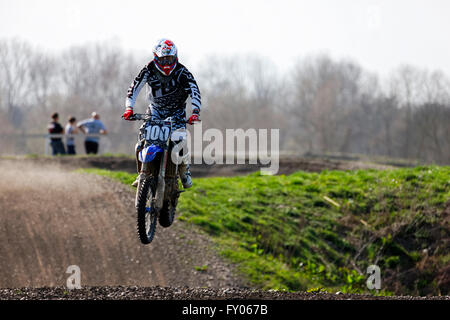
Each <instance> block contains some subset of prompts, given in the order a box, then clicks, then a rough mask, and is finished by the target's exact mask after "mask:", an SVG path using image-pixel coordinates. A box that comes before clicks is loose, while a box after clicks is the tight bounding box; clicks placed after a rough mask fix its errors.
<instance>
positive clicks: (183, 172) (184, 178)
mask: <svg viewBox="0 0 450 320" xmlns="http://www.w3.org/2000/svg"><path fill="white" fill-rule="evenodd" d="M178 170H179V171H178V172H179V173H180V178H181V183H182V184H183V188H185V189H189V188H190V187H192V178H191V171H190V170H189V164H185V163H182V164H180V165H179V166H178Z"/></svg>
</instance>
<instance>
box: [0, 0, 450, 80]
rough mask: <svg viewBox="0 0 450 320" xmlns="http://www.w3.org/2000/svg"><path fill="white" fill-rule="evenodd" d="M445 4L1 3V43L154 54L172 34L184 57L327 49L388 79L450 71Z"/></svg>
mask: <svg viewBox="0 0 450 320" xmlns="http://www.w3.org/2000/svg"><path fill="white" fill-rule="evenodd" d="M449 31H450V1H447V0H427V1H425V0H423V1H422V0H389V1H374V0H352V1H350V0H320V1H317V0H314V1H313V0H309V1H288V0H274V1H272V0H270V1H264V0H259V1H256V0H255V1H253V0H247V1H246V0H238V1H235V0H227V1H225V0H222V1H213V0H210V1H207V0H198V1H196V0H189V1H186V0H184V1H183V0H181V1H177V0H171V1H164V0H159V1H150V0H140V1H134V0H128V1H122V0H76V1H75V0H0V38H11V37H20V38H22V39H24V40H28V41H30V42H31V43H32V44H35V45H38V46H39V47H41V48H43V49H47V50H50V51H58V50H61V49H65V48H67V47H69V46H71V45H74V44H84V43H86V42H95V41H98V40H110V41H111V40H112V41H115V42H117V43H120V44H121V46H122V47H123V48H124V49H126V50H127V51H135V52H137V53H139V54H145V53H148V55H149V57H151V49H152V47H153V45H154V44H155V42H156V40H157V39H159V38H161V37H168V38H170V39H171V40H173V41H174V42H175V44H176V45H177V47H178V50H179V54H180V58H181V59H183V58H184V59H185V60H187V61H188V62H190V63H199V62H201V59H202V57H204V56H205V55H206V54H211V53H218V54H238V53H244V54H248V53H256V54H259V55H262V56H265V57H269V58H271V59H272V60H273V61H274V62H276V63H277V64H278V66H280V67H281V68H283V69H284V70H288V68H289V66H290V65H291V64H293V63H295V60H296V58H297V57H303V56H306V55H310V54H316V53H328V54H330V55H331V56H332V57H335V58H353V59H355V60H356V61H357V62H358V63H360V64H361V65H362V66H363V67H365V68H366V69H368V70H370V71H375V72H378V73H379V74H382V75H383V74H386V73H387V72H388V71H390V70H391V69H393V68H394V67H397V66H399V65H400V64H412V65H415V66H417V67H422V68H428V69H441V70H443V71H444V72H446V73H447V74H448V75H450V59H449V58H450V43H449V38H450V37H449Z"/></svg>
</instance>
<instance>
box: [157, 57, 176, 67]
mask: <svg viewBox="0 0 450 320" xmlns="http://www.w3.org/2000/svg"><path fill="white" fill-rule="evenodd" d="M157 60H158V63H159V64H160V65H162V66H170V65H172V64H173V63H174V62H175V60H176V58H175V56H163V57H159V58H158V59H157Z"/></svg>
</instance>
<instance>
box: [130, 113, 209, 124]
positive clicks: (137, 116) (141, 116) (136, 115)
mask: <svg viewBox="0 0 450 320" xmlns="http://www.w3.org/2000/svg"><path fill="white" fill-rule="evenodd" d="M151 118H152V115H151V114H148V113H133V115H132V116H131V117H129V118H128V119H127V120H129V121H138V120H142V121H148V120H150V119H151ZM152 121H153V122H156V123H163V122H166V121H168V120H156V119H155V120H152ZM200 121H201V120H199V121H198V122H200ZM184 123H189V121H188V120H184Z"/></svg>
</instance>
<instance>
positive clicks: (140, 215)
mask: <svg viewBox="0 0 450 320" xmlns="http://www.w3.org/2000/svg"><path fill="white" fill-rule="evenodd" d="M130 120H143V121H144V125H143V126H141V128H140V132H139V141H140V143H141V146H142V148H141V150H140V151H139V161H141V162H142V167H141V172H140V176H139V183H138V186H137V191H136V202H135V205H136V212H137V232H138V235H139V239H140V241H141V242H142V243H143V244H149V243H150V242H152V240H153V237H154V236H155V231H156V224H157V220H159V224H160V225H161V226H162V227H164V228H167V227H169V226H170V225H172V223H173V221H174V218H175V210H176V207H177V203H178V197H179V196H180V193H182V192H184V190H179V181H178V179H179V175H178V162H175V163H174V162H173V161H172V158H171V153H172V150H178V147H176V146H177V144H179V143H180V142H182V141H183V140H185V139H186V135H187V134H186V131H185V130H175V131H174V130H173V129H172V125H173V121H172V118H171V117H169V118H166V119H165V120H152V119H151V115H149V114H140V113H137V114H136V113H135V114H134V115H133V116H132V117H131V118H130ZM174 148H175V149H174ZM176 152H178V151H176Z"/></svg>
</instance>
